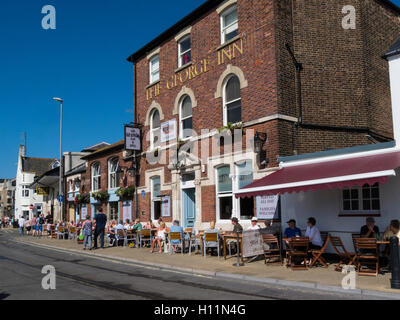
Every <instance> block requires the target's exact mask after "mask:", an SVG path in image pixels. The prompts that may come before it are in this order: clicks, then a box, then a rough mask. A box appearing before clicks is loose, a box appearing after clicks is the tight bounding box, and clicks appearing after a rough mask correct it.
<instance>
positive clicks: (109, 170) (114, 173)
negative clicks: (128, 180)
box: [108, 157, 119, 189]
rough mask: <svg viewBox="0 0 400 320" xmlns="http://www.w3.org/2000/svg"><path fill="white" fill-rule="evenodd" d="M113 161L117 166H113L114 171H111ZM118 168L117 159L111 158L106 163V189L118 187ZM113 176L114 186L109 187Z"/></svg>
mask: <svg viewBox="0 0 400 320" xmlns="http://www.w3.org/2000/svg"><path fill="white" fill-rule="evenodd" d="M115 161H116V162H117V165H116V166H115V168H114V171H112V164H113V163H114V162H115ZM118 166H119V158H118V157H114V158H111V159H110V160H109V161H108V189H117V188H118V187H119V181H118V174H117V169H118ZM113 175H115V186H112V185H111V181H112V176H113Z"/></svg>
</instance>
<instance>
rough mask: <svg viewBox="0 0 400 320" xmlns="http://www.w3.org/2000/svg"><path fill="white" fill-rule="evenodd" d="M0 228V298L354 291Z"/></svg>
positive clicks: (291, 295)
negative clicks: (199, 267) (277, 281)
mask: <svg viewBox="0 0 400 320" xmlns="http://www.w3.org/2000/svg"><path fill="white" fill-rule="evenodd" d="M17 238H18V236H17V234H16V233H15V232H11V233H10V232H8V233H5V232H4V230H1V229H0V299H12V300H20V299H29V300H31V299H33V300H36V299H39V300H43V299H53V300H60V299H63V300H65V299H67V300H70V299H74V300H75V299H77V300H229V301H232V300H242V301H243V300H260V299H261V300H303V299H304V300H341V299H345V300H350V299H360V298H361V297H359V296H356V295H347V296H344V295H341V294H338V293H331V292H324V291H320V292H319V291H315V290H313V291H311V290H307V289H299V288H290V287H279V286H273V285H265V284H257V283H254V282H251V283H249V282H244V281H239V280H225V279H216V278H213V277H206V276H200V275H199V276H195V275H192V274H185V273H182V272H170V271H162V270H159V269H156V268H151V267H143V266H138V265H134V264H129V263H121V262H113V261H110V260H105V259H98V258H92V257H88V256H85V255H84V254H71V253H67V252H59V251H56V250H52V249H48V248H38V247H35V246H30V245H25V244H21V243H18V242H15V240H16V239H17ZM45 265H52V266H54V267H55V270H56V289H55V290H44V289H43V288H42V278H43V277H45V274H42V273H41V271H42V268H43V267H44V266H45Z"/></svg>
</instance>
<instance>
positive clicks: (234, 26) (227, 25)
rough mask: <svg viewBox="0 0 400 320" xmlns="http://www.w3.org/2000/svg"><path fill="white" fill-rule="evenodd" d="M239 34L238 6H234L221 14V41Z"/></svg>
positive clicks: (223, 41)
mask: <svg viewBox="0 0 400 320" xmlns="http://www.w3.org/2000/svg"><path fill="white" fill-rule="evenodd" d="M238 34H239V30H238V12H237V6H236V5H235V6H232V7H230V8H229V9H227V10H226V11H224V12H223V13H222V14H221V43H222V44H223V43H225V42H227V41H229V40H231V39H233V38H234V37H236V36H237V35H238Z"/></svg>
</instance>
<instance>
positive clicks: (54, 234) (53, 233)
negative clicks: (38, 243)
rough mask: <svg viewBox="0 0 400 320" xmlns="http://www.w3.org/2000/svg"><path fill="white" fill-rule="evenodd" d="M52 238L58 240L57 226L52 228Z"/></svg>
mask: <svg viewBox="0 0 400 320" xmlns="http://www.w3.org/2000/svg"><path fill="white" fill-rule="evenodd" d="M50 238H51V239H57V233H56V226H54V225H51V226H50Z"/></svg>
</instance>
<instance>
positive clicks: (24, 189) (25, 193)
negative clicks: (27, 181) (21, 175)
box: [22, 186, 29, 198]
mask: <svg viewBox="0 0 400 320" xmlns="http://www.w3.org/2000/svg"><path fill="white" fill-rule="evenodd" d="M22 198H29V188H28V186H22Z"/></svg>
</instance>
